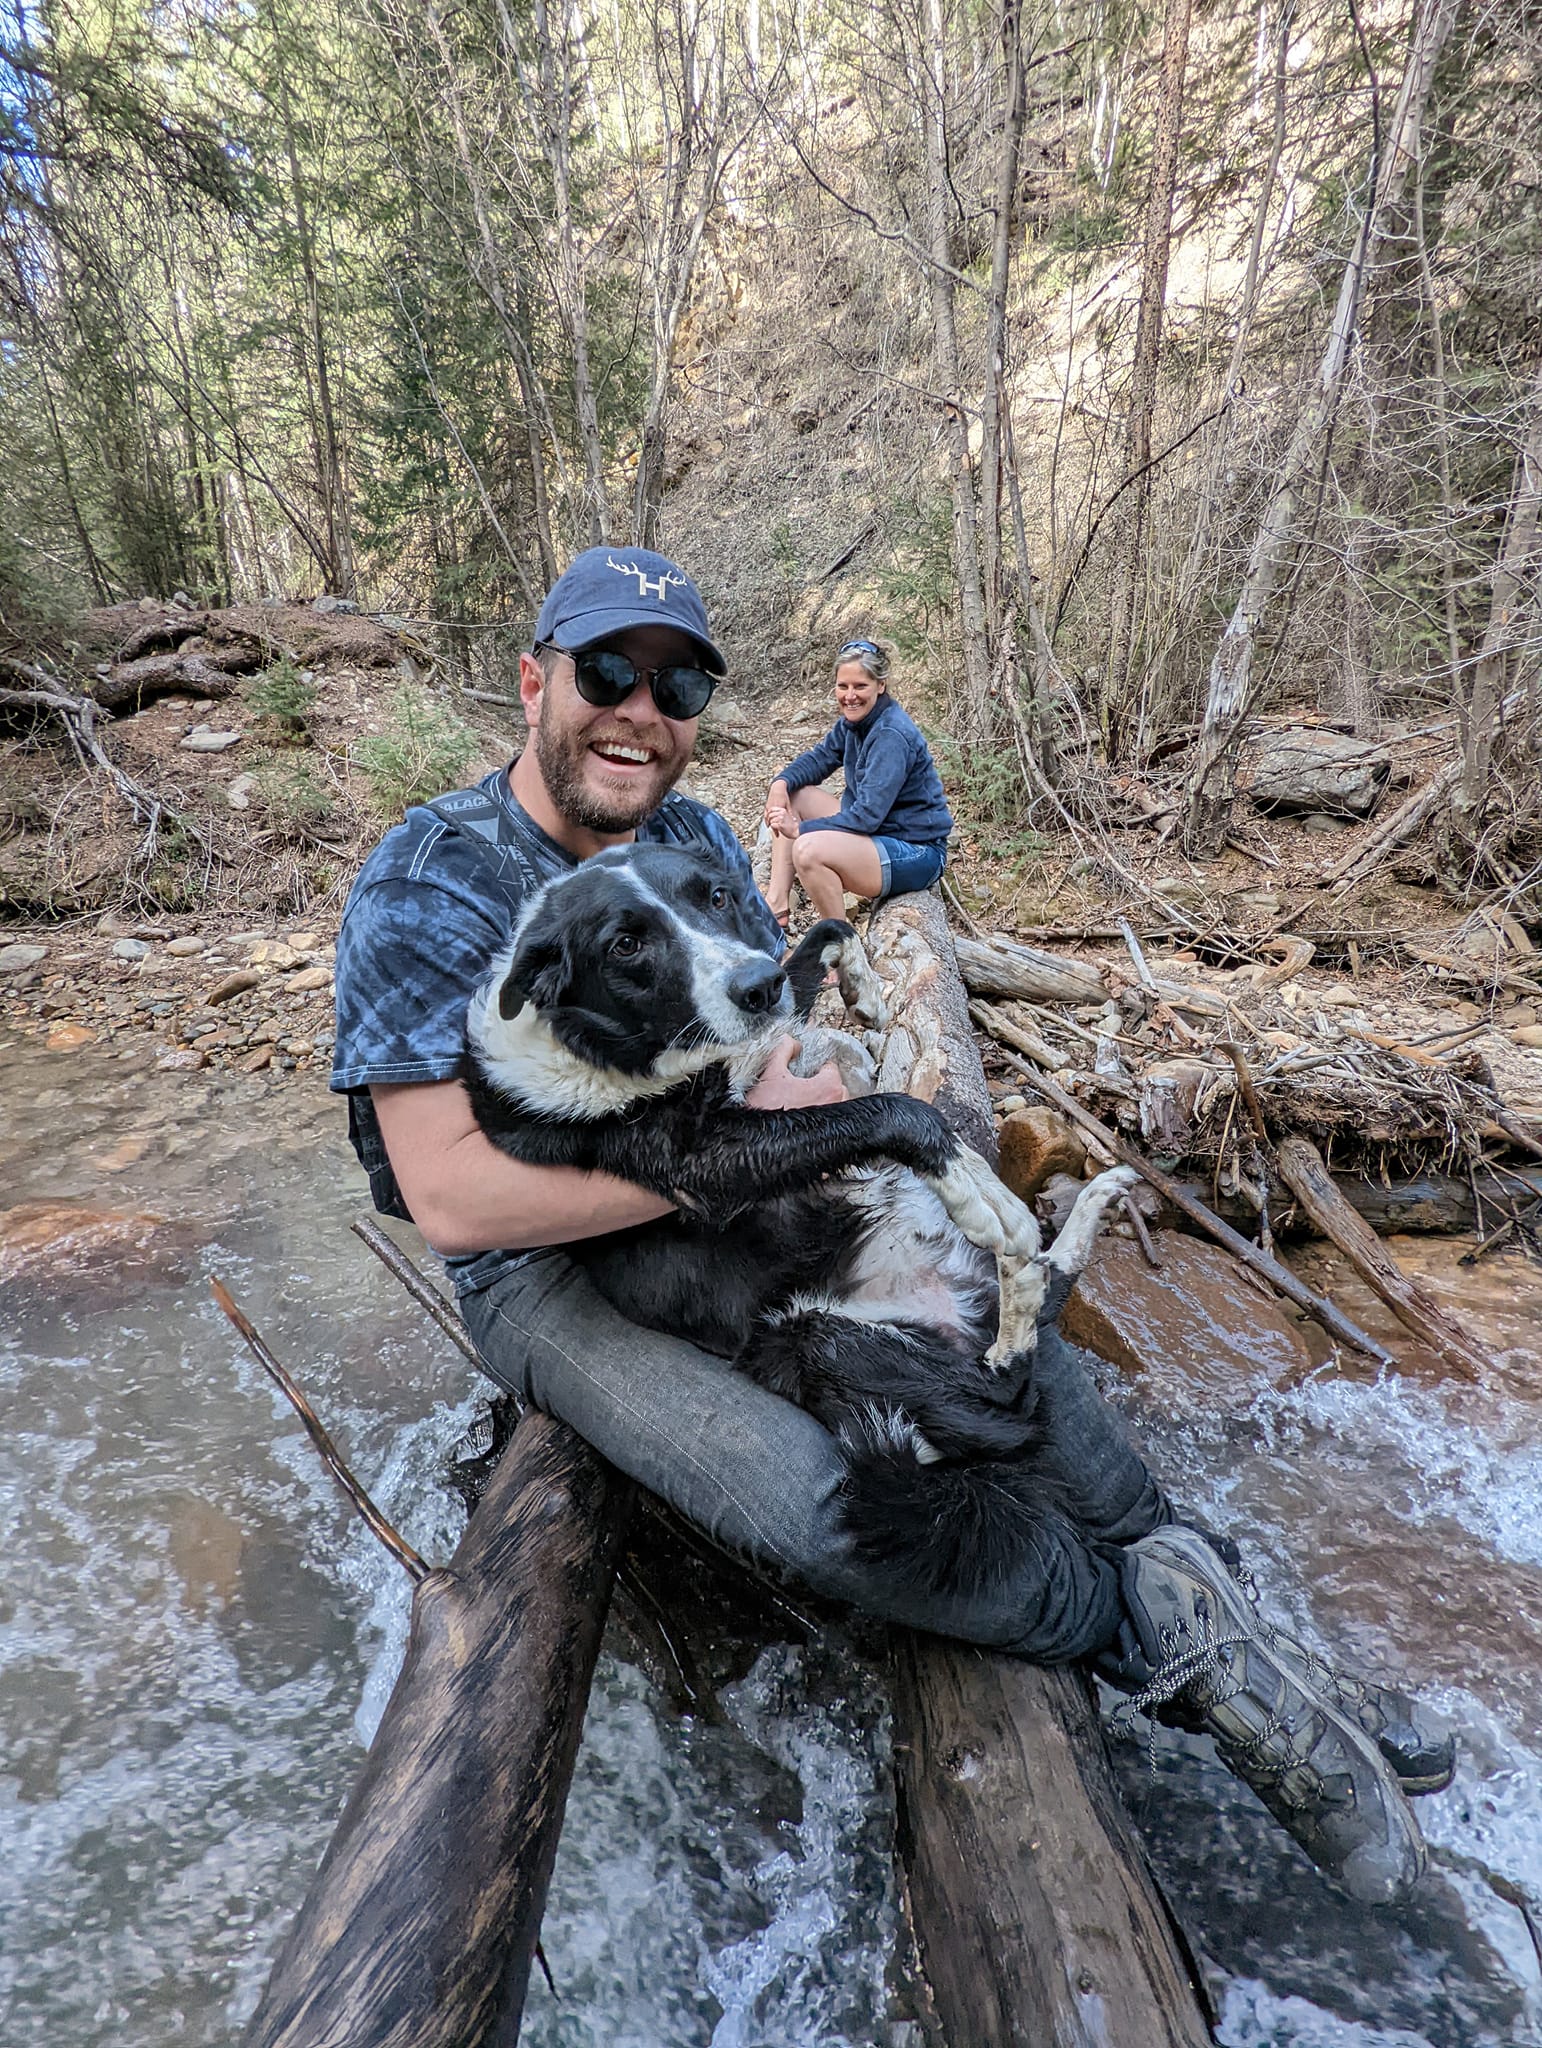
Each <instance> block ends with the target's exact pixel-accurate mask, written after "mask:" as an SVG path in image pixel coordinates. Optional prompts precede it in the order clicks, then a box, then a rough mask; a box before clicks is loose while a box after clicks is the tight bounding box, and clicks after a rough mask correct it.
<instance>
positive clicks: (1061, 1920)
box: [869, 894, 1210, 2048]
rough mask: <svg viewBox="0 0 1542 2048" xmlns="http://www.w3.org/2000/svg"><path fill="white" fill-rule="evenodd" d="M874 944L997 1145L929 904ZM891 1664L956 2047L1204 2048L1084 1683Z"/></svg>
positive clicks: (909, 1011) (944, 1107)
mask: <svg viewBox="0 0 1542 2048" xmlns="http://www.w3.org/2000/svg"><path fill="white" fill-rule="evenodd" d="M869 946H870V948H871V950H872V954H873V960H874V964H875V965H876V966H877V968H878V970H879V973H880V974H881V975H882V976H883V978H884V980H885V982H886V983H887V984H889V993H890V1001H891V1006H892V1010H893V1017H894V1028H893V1029H892V1030H891V1036H890V1043H891V1044H893V1043H894V1042H895V1040H896V1038H898V1036H899V1035H900V1034H901V1033H903V1034H904V1035H905V1037H906V1038H907V1039H908V1040H909V1041H910V1042H911V1043H912V1044H913V1045H914V1046H915V1047H916V1048H917V1049H918V1057H917V1060H916V1067H915V1078H914V1082H913V1085H912V1088H911V1092H912V1093H917V1094H921V1095H923V1096H924V1098H925V1099H926V1100H928V1101H931V1102H935V1104H936V1105H937V1107H938V1108H939V1109H940V1110H941V1111H942V1113H943V1115H944V1116H946V1117H947V1118H948V1120H949V1122H950V1123H951V1124H952V1125H953V1127H954V1129H955V1130H957V1131H958V1132H959V1134H960V1135H961V1136H962V1137H964V1138H965V1139H967V1140H968V1142H969V1143H970V1144H972V1145H974V1146H975V1147H976V1149H977V1150H979V1151H982V1152H984V1153H985V1154H986V1156H987V1157H991V1156H993V1155H994V1151H995V1130H994V1122H993V1119H992V1116H991V1108H990V1098H989V1095H988V1093H987V1091H986V1086H985V1073H984V1069H983V1067H982V1066H981V1064H980V1055H979V1050H978V1048H977V1046H976V1044H975V1041H974V1037H973V1034H972V1033H971V1031H970V1028H969V1012H968V1003H967V998H966V996H965V994H964V989H963V986H962V983H961V982H960V980H959V976H958V973H957V971H956V969H955V966H954V962H953V957H952V942H951V940H950V937H949V933H948V927H947V919H946V916H945V914H944V912H943V908H942V904H941V901H940V900H939V899H938V898H937V897H936V896H935V895H931V894H928V895H924V896H916V895H905V896H899V897H897V898H895V899H893V900H892V901H891V902H890V903H887V904H885V905H884V906H883V907H882V909H881V910H879V911H878V912H877V913H875V915H874V917H873V920H872V924H871V927H870V930H869ZM1057 964H1059V963H1057ZM887 1064H888V1063H887V1062H885V1066H887ZM895 1667H896V1668H895V1689H894V1718H895V1758H896V1773H897V1778H898V1786H899V1799H900V1812H901V1830H900V1836H901V1839H900V1847H901V1852H902V1854H903V1856H904V1858H905V1862H906V1866H907V1870H908V1874H909V1897H910V1906H911V1914H912V1919H913V1921H914V1923H915V1930H916V1936H917V1941H918V1945H919V1949H920V1954H921V1957H922V1962H923V1966H924V1968H925V1971H926V1975H927V1978H928V1981H929V1983H930V1985H931V1987H932V1991H933V1995H934V1997H935V1999H936V2003H937V2008H938V2013H939V2017H940V2018H941V2021H942V2025H943V2028H944V2031H945V2033H946V2035H947V2038H948V2041H949V2044H950V2048H1043V2044H1044V2043H1046V2042H1049V2041H1053V2042H1055V2043H1056V2044H1057V2048H1202V2044H1204V2043H1207V2042H1208V2041H1209V2040H1210V2031H1209V2028H1208V2026H1207V2024H1206V2020H1205V2017H1204V2014H1203V2011H1202V2009H1201V2001H1200V1995H1199V1993H1198V1991H1197V1989H1196V1980H1195V1975H1194V1972H1193V1970H1192V1966H1191V1963H1190V1961H1189V1958H1188V1956H1187V1954H1186V1951H1185V1949H1184V1947H1183V1943H1182V1937H1181V1935H1179V1934H1178V1933H1177V1931H1176V1930H1175V1928H1174V1926H1173V1923H1172V1920H1171V1917H1170V1915H1169V1913H1168V1911H1167V1908H1166V1906H1165V1904H1164V1902H1163V1900H1162V1897H1161V1894H1160V1892H1159V1891H1158V1889H1157V1886H1156V1881H1155V1879H1154V1877H1153V1875H1152V1873H1151V1869H1150V1866H1149V1864H1148V1863H1147V1861H1146V1857H1145V1852H1144V1850H1143V1849H1142V1847H1141V1845H1140V1842H1139V1840H1138V1839H1137V1837H1136V1835H1135V1833H1134V1830H1133V1828H1132V1827H1131V1825H1130V1822H1129V1819H1128V1816H1127V1815H1126V1814H1125V1812H1124V1810H1123V1808H1122V1806H1121V1804H1120V1801H1119V1797H1118V1793H1117V1791H1116V1790H1115V1788H1114V1785H1113V1781H1112V1777H1111V1774H1110V1772H1109V1769H1108V1763H1107V1758H1106V1755H1105V1752H1104V1747H1103V1738H1102V1734H1101V1731H1100V1729H1099V1727H1098V1720H1097V1715H1096V1713H1095V1711H1094V1709H1093V1705H1092V1701H1091V1698H1090V1695H1089V1692H1088V1689H1087V1686H1086V1684H1085V1682H1084V1681H1083V1680H1081V1679H1079V1678H1077V1677H1075V1676H1073V1675H1072V1674H1070V1673H1067V1672H1063V1671H1046V1670H1042V1669H1037V1668H1035V1667H1034V1666H1032V1665H1028V1664H1023V1663H1020V1662H1017V1661H1015V1660H1013V1659H1010V1658H1005V1657H997V1656H992V1655H990V1654H988V1653H984V1652H981V1651H979V1650H976V1649H972V1648H969V1647H967V1646H965V1645H963V1644H959V1643H950V1642H945V1641H943V1640H941V1639H939V1638H935V1637H925V1636H908V1635H898V1634H897V1646H896V1651H895Z"/></svg>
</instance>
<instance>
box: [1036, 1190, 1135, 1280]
mask: <svg viewBox="0 0 1542 2048" xmlns="http://www.w3.org/2000/svg"><path fill="white" fill-rule="evenodd" d="M1139 1179H1140V1175H1139V1174H1138V1173H1137V1172H1136V1171H1135V1168H1134V1167H1133V1166H1111V1167H1110V1168H1109V1169H1108V1171H1107V1172H1106V1173H1100V1174H1099V1175H1098V1176H1097V1178H1096V1179H1095V1180H1089V1181H1088V1183H1087V1185H1086V1186H1085V1187H1084V1188H1083V1189H1082V1191H1081V1193H1080V1194H1079V1195H1078V1196H1077V1197H1076V1200H1075V1202H1074V1203H1073V1204H1072V1207H1071V1213H1070V1215H1069V1216H1068V1217H1067V1218H1066V1220H1065V1222H1064V1224H1063V1225H1062V1226H1061V1230H1060V1235H1059V1236H1058V1237H1057V1238H1056V1239H1055V1242H1054V1243H1053V1244H1052V1245H1051V1246H1050V1249H1049V1251H1048V1253H1047V1255H1046V1256H1047V1258H1048V1261H1049V1263H1050V1264H1051V1265H1052V1266H1054V1267H1055V1268H1056V1269H1057V1271H1059V1272H1061V1273H1063V1274H1065V1275H1066V1276H1067V1277H1068V1278H1069V1279H1072V1280H1074V1279H1075V1278H1076V1277H1077V1276H1078V1274H1081V1273H1084V1272H1085V1271H1086V1270H1087V1263H1088V1261H1089V1260H1090V1259H1091V1257H1092V1254H1093V1251H1094V1249H1095V1248H1096V1245H1097V1241H1098V1232H1099V1231H1100V1230H1101V1229H1102V1228H1103V1219H1104V1217H1105V1216H1106V1215H1107V1214H1108V1211H1109V1210H1110V1209H1111V1208H1112V1207H1113V1205H1114V1203H1115V1202H1117V1201H1120V1200H1122V1198H1123V1197H1124V1196H1125V1195H1127V1194H1128V1193H1129V1191H1130V1189H1131V1188H1132V1187H1134V1186H1135V1184H1136V1182H1137V1181H1138V1180H1139Z"/></svg>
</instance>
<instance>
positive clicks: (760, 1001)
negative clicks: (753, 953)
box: [728, 960, 787, 1017]
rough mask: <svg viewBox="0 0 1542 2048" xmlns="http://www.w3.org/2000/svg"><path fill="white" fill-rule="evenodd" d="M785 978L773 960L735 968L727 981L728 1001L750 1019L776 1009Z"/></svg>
mask: <svg viewBox="0 0 1542 2048" xmlns="http://www.w3.org/2000/svg"><path fill="white" fill-rule="evenodd" d="M786 980H787V977H786V975H785V974H783V972H782V970H781V968H780V967H778V966H777V964H776V962H775V961H774V960H757V961H754V962H753V963H752V964H751V965H749V966H747V967H740V968H737V969H736V970H735V971H734V973H733V974H732V975H730V976H729V980H728V1000H729V1001H730V1002H731V1003H732V1004H734V1006H735V1007H736V1008H737V1009H740V1010H745V1011H747V1012H748V1013H749V1015H750V1016H752V1017H764V1016H765V1015H766V1014H767V1013H768V1012H769V1011H771V1010H774V1009H775V1008H776V1005H777V1002H778V1000H779V998H780V996H781V993H782V988H783V986H784V984H785V983H786Z"/></svg>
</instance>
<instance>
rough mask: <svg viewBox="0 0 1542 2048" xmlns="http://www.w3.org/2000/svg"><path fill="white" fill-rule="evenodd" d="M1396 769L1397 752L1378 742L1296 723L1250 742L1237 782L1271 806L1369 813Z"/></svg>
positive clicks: (1349, 814)
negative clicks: (1388, 778) (1395, 755)
mask: <svg viewBox="0 0 1542 2048" xmlns="http://www.w3.org/2000/svg"><path fill="white" fill-rule="evenodd" d="M1391 773H1392V756H1391V755H1390V754H1389V753H1388V752H1387V750H1386V748H1385V747H1382V746H1378V745H1377V744H1376V743H1375V742H1374V741H1371V740H1357V739H1354V738H1352V737H1351V736H1350V735H1349V734H1347V733H1341V732H1327V731H1324V730H1323V729H1321V728H1320V727H1317V726H1306V725H1293V726H1287V727H1285V728H1284V729H1283V730H1275V731H1271V732H1262V733H1256V734H1254V735H1253V737H1252V738H1251V739H1249V740H1247V741H1245V742H1244V744H1243V747H1242V751H1241V754H1240V755H1239V757H1238V762H1237V786H1238V788H1239V789H1242V790H1245V791H1246V792H1247V794H1248V795H1249V796H1250V797H1251V798H1252V799H1253V801H1254V803H1255V804H1258V805H1259V806H1260V807H1261V808H1263V809H1265V810H1276V811H1308V812H1316V813H1318V814H1322V813H1325V812H1326V813H1328V814H1330V815H1331V816H1334V817H1343V818H1363V817H1364V816H1365V815H1366V814H1367V812H1369V811H1370V809H1371V808H1372V806H1373V805H1374V804H1375V802H1376V799H1377V797H1378V796H1380V794H1381V792H1382V789H1383V787H1384V785H1385V783H1386V780H1387V777H1388V776H1389V775H1390V774H1391Z"/></svg>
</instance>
